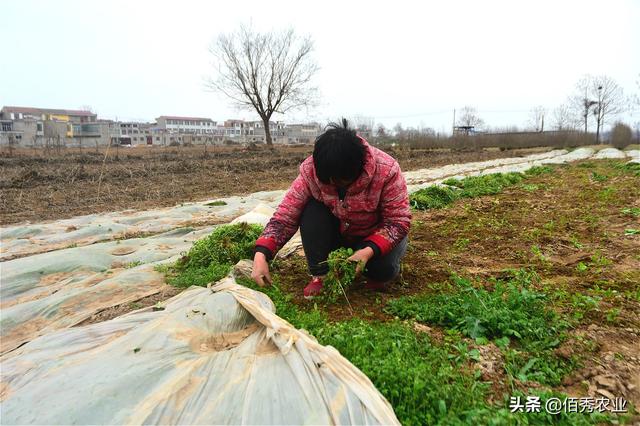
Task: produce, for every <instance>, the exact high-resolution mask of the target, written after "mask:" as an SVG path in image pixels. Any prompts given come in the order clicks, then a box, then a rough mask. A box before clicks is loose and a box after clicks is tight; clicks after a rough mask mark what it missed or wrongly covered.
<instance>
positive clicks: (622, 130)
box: [611, 122, 633, 149]
mask: <svg viewBox="0 0 640 426" xmlns="http://www.w3.org/2000/svg"><path fill="white" fill-rule="evenodd" d="M632 139H633V132H632V131H631V127H629V126H627V125H626V124H624V123H620V122H617V123H616V124H615V125H614V126H613V130H612V131H611V145H613V146H614V147H615V148H618V149H623V148H624V147H626V146H628V145H631V142H632Z"/></svg>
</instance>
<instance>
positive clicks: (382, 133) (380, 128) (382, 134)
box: [376, 123, 387, 138]
mask: <svg viewBox="0 0 640 426" xmlns="http://www.w3.org/2000/svg"><path fill="white" fill-rule="evenodd" d="M376 136H377V137H379V138H386V137H387V128H386V127H384V124H382V123H378V125H377V126H376Z"/></svg>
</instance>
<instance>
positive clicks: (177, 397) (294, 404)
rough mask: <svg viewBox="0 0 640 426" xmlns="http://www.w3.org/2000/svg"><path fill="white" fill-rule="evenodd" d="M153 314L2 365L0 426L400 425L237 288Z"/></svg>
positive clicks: (358, 381)
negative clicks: (143, 425) (46, 425)
mask: <svg viewBox="0 0 640 426" xmlns="http://www.w3.org/2000/svg"><path fill="white" fill-rule="evenodd" d="M155 309H156V310H155V311H154V310H151V309H149V308H147V309H144V310H140V311H136V312H132V313H130V314H127V315H124V316H122V317H119V318H116V319H113V320H110V321H106V322H102V323H98V324H92V325H88V326H84V327H77V328H70V329H65V330H60V331H57V332H54V333H51V334H48V335H46V336H42V337H39V338H37V339H35V340H33V341H32V342H30V343H28V344H26V345H24V346H22V347H21V348H19V349H17V350H16V351H13V352H12V353H11V354H8V355H5V356H4V357H2V358H0V362H1V367H2V368H1V373H0V374H1V375H0V379H1V381H0V401H1V407H0V410H1V412H0V414H1V415H2V422H3V423H4V424H297V425H300V424H362V425H367V424H399V422H398V420H397V418H396V416H395V414H394V412H393V409H392V407H391V405H390V404H389V403H388V401H386V399H385V398H384V397H383V396H382V395H381V394H380V393H379V392H378V390H377V389H376V388H375V387H374V385H373V384H372V383H371V381H370V380H369V379H368V378H367V377H366V376H365V375H364V374H363V373H362V372H361V371H360V370H358V369H357V368H356V367H354V366H353V365H352V364H351V363H350V362H349V361H347V360H346V359H345V358H344V357H343V356H341V355H340V353H339V352H338V351H336V350H335V349H334V348H332V347H330V346H322V345H320V344H319V343H317V341H316V340H315V339H314V338H313V337H311V336H309V335H308V334H307V333H305V332H304V331H301V330H297V329H295V328H294V327H293V326H291V325H290V324H289V323H287V322H286V321H284V320H283V319H281V318H280V317H278V316H277V315H276V314H275V313H274V306H273V303H272V302H271V300H270V299H269V298H268V297H267V296H266V295H264V294H262V293H259V292H255V291H253V290H250V289H248V288H246V287H243V286H240V285H238V284H236V282H235V280H234V279H233V278H232V277H227V278H225V279H223V280H221V281H219V282H218V283H217V284H216V285H214V286H213V287H212V288H211V289H206V288H200V287H198V288H191V289H189V290H187V291H185V292H183V293H181V294H179V295H178V296H175V297H174V298H172V299H170V300H169V301H167V302H165V304H164V309H162V310H160V309H159V308H155ZM44 401H46V403H45V402H44Z"/></svg>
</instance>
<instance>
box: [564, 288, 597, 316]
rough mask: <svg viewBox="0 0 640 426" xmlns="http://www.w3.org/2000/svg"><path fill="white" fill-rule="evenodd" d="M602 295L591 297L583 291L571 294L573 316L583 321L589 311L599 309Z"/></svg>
mask: <svg viewBox="0 0 640 426" xmlns="http://www.w3.org/2000/svg"><path fill="white" fill-rule="evenodd" d="M599 303H600V297H591V296H588V295H584V294H581V293H576V294H573V295H571V317H572V318H573V320H574V321H581V320H582V319H583V318H584V317H585V316H586V315H587V314H588V313H589V312H592V311H595V310H597V309H598V306H599Z"/></svg>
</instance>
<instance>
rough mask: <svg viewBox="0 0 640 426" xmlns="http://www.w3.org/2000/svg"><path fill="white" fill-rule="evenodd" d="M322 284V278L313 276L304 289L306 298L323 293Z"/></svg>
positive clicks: (303, 292) (309, 298)
mask: <svg viewBox="0 0 640 426" xmlns="http://www.w3.org/2000/svg"><path fill="white" fill-rule="evenodd" d="M322 286H323V283H322V278H320V277H313V278H312V279H311V281H309V284H307V286H306V287H305V288H304V290H303V291H302V294H303V295H304V298H305V299H307V300H311V299H313V298H314V297H316V296H319V295H320V293H322Z"/></svg>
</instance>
